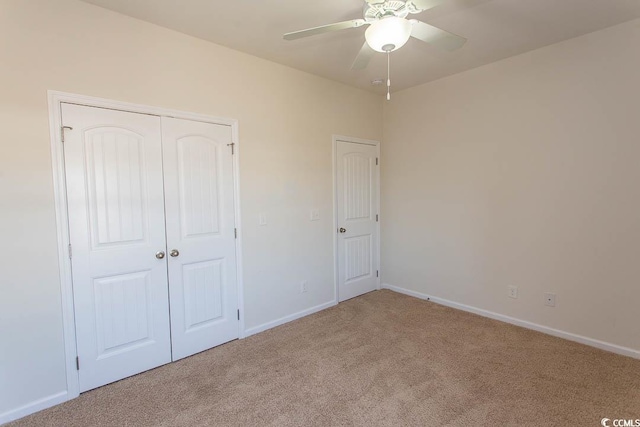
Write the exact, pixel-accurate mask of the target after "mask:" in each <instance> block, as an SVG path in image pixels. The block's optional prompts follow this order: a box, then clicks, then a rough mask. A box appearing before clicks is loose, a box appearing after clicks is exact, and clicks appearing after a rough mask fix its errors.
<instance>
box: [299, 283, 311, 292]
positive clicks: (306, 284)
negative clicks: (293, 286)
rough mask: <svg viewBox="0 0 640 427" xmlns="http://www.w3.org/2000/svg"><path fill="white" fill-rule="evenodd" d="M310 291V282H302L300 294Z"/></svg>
mask: <svg viewBox="0 0 640 427" xmlns="http://www.w3.org/2000/svg"><path fill="white" fill-rule="evenodd" d="M308 290H309V282H307V281H306V280H303V281H302V282H300V293H301V294H304V293H305V292H307V291H308Z"/></svg>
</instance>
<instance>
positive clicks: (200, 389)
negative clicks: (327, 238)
mask: <svg viewBox="0 0 640 427" xmlns="http://www.w3.org/2000/svg"><path fill="white" fill-rule="evenodd" d="M604 417H607V418H611V419H617V418H632V419H636V418H640V360H634V359H631V358H627V357H622V356H617V355H614V354H610V353H606V352H604V351H600V350H596V349H593V348H590V347H586V346H583V345H580V344H575V343H572V342H569V341H564V340H561V339H558V338H553V337H550V336H547V335H543V334H540V333H537V332H532V331H529V330H526V329H522V328H518V327H515V326H511V325H507V324H504V323H500V322H497V321H493V320H489V319H485V318H482V317H479V316H475V315H472V314H468V313H465V312H461V311H457V310H453V309H450V308H446V307H442V306H439V305H436V304H433V303H429V302H426V301H421V300H418V299H414V298H411V297H407V296H404V295H400V294H396V293H393V292H390V291H378V292H373V293H370V294H367V295H365V296H362V297H359V298H355V299H353V300H350V301H347V302H345V303H342V304H340V305H339V306H337V307H335V308H332V309H329V310H325V311H323V312H320V313H317V314H315V315H312V316H309V317H306V318H303V319H300V320H298V321H295V322H292V323H289V324H286V325H284V326H281V327H278V328H275V329H272V330H270V331H267V332H264V333H261V334H258V335H254V336H252V337H249V338H247V339H245V340H242V341H234V342H231V343H229V344H226V345H223V346H221V347H218V348H215V349H212V350H209V351H206V352H204V353H200V354H198V355H195V356H193V357H190V358H187V359H184V360H181V361H179V362H177V363H172V364H169V365H166V366H163V367H160V368H158V369H154V370H152V371H149V372H146V373H143V374H140V375H137V376H135V377H132V378H128V379H125V380H123V381H120V382H117V383H115V384H111V385H108V386H105V387H102V388H100V389H97V390H94V391H90V392H88V393H85V394H83V395H81V396H80V397H79V398H78V399H75V400H72V401H70V402H67V403H65V404H63V405H60V406H57V407H54V408H51V409H49V410H46V411H43V412H40V413H38V414H35V415H32V416H29V417H27V418H24V419H22V420H19V421H18V422H17V423H15V424H14V425H15V426H97V425H107V426H227V425H233V426H236V425H242V426H332V425H336V426H337V425H342V426H351V425H359V426H401V425H405V426H485V425H486V426H599V425H600V420H601V419H602V418H604Z"/></svg>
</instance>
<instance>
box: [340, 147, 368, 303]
mask: <svg viewBox="0 0 640 427" xmlns="http://www.w3.org/2000/svg"><path fill="white" fill-rule="evenodd" d="M377 156H378V147H377V146H376V145H370V144H361V143H353V142H346V141H337V142H336V174H337V176H336V185H337V215H338V220H337V225H338V230H337V231H338V296H339V300H340V301H344V300H347V299H349V298H353V297H356V296H358V295H362V294H364V293H366V292H370V291H373V290H375V289H377V288H378V244H379V239H378V224H377V221H378V166H377V163H378V161H377Z"/></svg>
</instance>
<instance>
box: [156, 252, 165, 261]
mask: <svg viewBox="0 0 640 427" xmlns="http://www.w3.org/2000/svg"><path fill="white" fill-rule="evenodd" d="M156 258H158V259H162V258H164V252H163V251H158V252H156Z"/></svg>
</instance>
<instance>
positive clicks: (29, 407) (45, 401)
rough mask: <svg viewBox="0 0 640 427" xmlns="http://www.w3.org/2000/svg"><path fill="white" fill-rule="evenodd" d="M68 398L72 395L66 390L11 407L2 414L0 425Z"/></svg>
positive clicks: (0, 415)
mask: <svg viewBox="0 0 640 427" xmlns="http://www.w3.org/2000/svg"><path fill="white" fill-rule="evenodd" d="M67 400H70V397H69V393H68V392H67V391H66V390H65V391H61V392H60V393H56V394H52V395H51V396H47V397H43V398H42V399H38V400H36V401H34V402H31V403H27V404H26V405H23V406H21V407H19V408H16V409H11V410H10V411H7V412H5V413H3V414H0V425H2V424H5V423H8V422H10V421H14V420H17V419H18V418H22V417H26V416H27V415H31V414H33V413H35V412H38V411H42V410H43V409H47V408H50V407H52V406H55V405H59V404H60V403H63V402H66V401H67Z"/></svg>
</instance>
